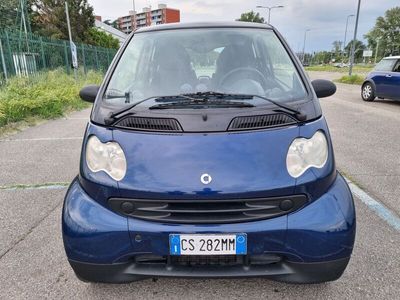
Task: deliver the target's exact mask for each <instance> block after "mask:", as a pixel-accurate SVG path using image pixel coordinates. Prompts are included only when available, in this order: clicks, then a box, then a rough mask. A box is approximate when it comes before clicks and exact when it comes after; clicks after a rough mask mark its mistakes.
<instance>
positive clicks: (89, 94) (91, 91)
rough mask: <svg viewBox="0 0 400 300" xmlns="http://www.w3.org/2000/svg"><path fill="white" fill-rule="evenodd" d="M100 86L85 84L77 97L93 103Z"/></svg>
mask: <svg viewBox="0 0 400 300" xmlns="http://www.w3.org/2000/svg"><path fill="white" fill-rule="evenodd" d="M99 90H100V87H99V86H98V85H88V86H85V87H84V88H83V89H81V91H80V92H79V97H81V99H82V100H83V101H86V102H90V103H94V101H95V100H96V97H97V94H98V93H99Z"/></svg>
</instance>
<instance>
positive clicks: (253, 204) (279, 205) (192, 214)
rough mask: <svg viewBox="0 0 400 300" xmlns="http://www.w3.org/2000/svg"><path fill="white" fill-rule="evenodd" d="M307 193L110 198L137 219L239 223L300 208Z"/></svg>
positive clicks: (115, 206)
mask: <svg viewBox="0 0 400 300" xmlns="http://www.w3.org/2000/svg"><path fill="white" fill-rule="evenodd" d="M306 202H307V197H306V196H305V195H295V196H288V197H272V198H252V199H224V200H222V199H219V200H216V199H214V200H209V199H205V200H201V199H195V200H193V199H192V200H177V199H172V200H154V199H110V200H109V201H108V203H109V205H110V207H111V209H112V210H114V211H116V212H118V213H120V214H123V215H126V216H129V217H133V218H137V219H142V220H148V221H155V222H164V223H165V222H168V223H181V224H217V223H239V222H249V221H256V220H264V219H270V218H275V217H279V216H282V215H285V214H288V213H291V212H293V211H295V210H297V209H299V208H301V207H302V206H303V205H304V204H305V203H306Z"/></svg>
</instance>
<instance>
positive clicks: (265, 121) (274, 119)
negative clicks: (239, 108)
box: [228, 113, 296, 131]
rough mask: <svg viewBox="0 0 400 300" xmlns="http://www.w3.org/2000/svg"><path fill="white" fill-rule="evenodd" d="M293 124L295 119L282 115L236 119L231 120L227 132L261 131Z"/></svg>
mask: <svg viewBox="0 0 400 300" xmlns="http://www.w3.org/2000/svg"><path fill="white" fill-rule="evenodd" d="M295 123H296V119H294V118H293V117H291V116H289V115H287V114H284V113H278V114H271V115H259V116H248V117H237V118H234V119H233V120H232V122H231V124H230V125H229V128H228V131H235V130H248V129H263V128H271V127H277V126H283V125H290V124H295Z"/></svg>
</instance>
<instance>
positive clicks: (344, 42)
mask: <svg viewBox="0 0 400 300" xmlns="http://www.w3.org/2000/svg"><path fill="white" fill-rule="evenodd" d="M351 17H354V15H348V16H347V20H346V30H345V31H344V41H343V53H344V50H345V48H346V41H347V28H348V26H349V19H350V18H351Z"/></svg>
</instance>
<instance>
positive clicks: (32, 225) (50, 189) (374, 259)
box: [0, 73, 400, 299]
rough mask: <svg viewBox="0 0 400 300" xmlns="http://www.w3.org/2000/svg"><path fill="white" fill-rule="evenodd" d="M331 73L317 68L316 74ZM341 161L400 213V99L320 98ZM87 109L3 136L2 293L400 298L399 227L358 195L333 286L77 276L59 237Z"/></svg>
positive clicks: (352, 93)
mask: <svg viewBox="0 0 400 300" xmlns="http://www.w3.org/2000/svg"><path fill="white" fill-rule="evenodd" d="M329 76H335V75H332V74H327V73H311V77H312V78H327V77H329ZM321 103H322V107H323V110H324V114H325V116H326V118H327V120H328V123H329V126H330V130H331V134H332V137H333V143H334V146H335V154H336V161H337V167H338V168H339V169H340V170H341V171H342V172H343V173H345V175H346V176H347V177H348V178H350V179H351V180H353V181H354V182H355V183H356V184H357V185H358V186H360V187H361V188H362V189H363V190H364V191H366V192H367V193H368V194H369V195H370V196H372V197H373V198H375V199H376V200H377V201H379V202H380V203H382V204H383V205H384V206H386V207H387V208H388V209H389V210H391V211H392V213H393V214H394V215H395V216H396V217H399V215H400V204H399V201H398V197H397V194H399V192H400V185H399V182H400V158H399V153H400V130H399V128H400V102H393V101H387V100H383V101H376V102H373V103H365V102H363V101H362V100H361V99H360V96H359V87H357V86H349V85H338V92H337V94H336V95H335V96H333V97H330V98H327V99H323V100H321ZM89 112H90V111H89V110H85V111H81V112H77V113H73V114H71V115H69V116H68V117H66V118H63V119H59V120H53V121H49V122H46V123H43V124H41V125H39V126H35V127H31V128H28V129H26V130H24V131H22V132H20V133H18V134H15V135H12V136H9V137H7V138H0V170H1V171H0V186H1V187H0V287H1V288H0V299H39V298H40V299H41V298H50V299H55V298H57V299H62V298H68V299H72V298H73V299H100V298H101V299H103V298H107V299H115V298H118V299H398V297H399V295H398V293H399V290H400V279H399V278H400V258H399V257H400V232H399V231H398V230H396V229H395V228H393V227H392V226H390V224H389V223H388V222H386V221H385V220H384V219H382V218H381V217H379V216H378V215H377V214H376V213H375V212H374V211H373V210H371V209H370V207H369V206H367V205H365V204H364V203H363V202H362V201H360V199H358V198H356V199H355V203H356V209H357V218H358V219H357V240H356V245H355V249H354V253H353V257H352V259H351V261H350V264H349V266H348V268H347V270H346V271H345V273H344V275H343V276H342V277H341V278H340V279H339V280H338V281H335V282H331V283H326V284H316V285H290V284H284V283H278V282H274V281H270V280H267V279H259V278H258V279H257V278H256V279H235V280H225V279H220V280H200V279H195V280H186V279H159V280H157V281H152V280H146V281H140V282H135V283H131V284H124V285H107V284H87V283H83V282H80V281H79V280H78V279H77V278H76V277H75V275H74V274H73V271H72V270H71V268H70V267H69V265H68V262H67V260H66V257H65V253H64V249H63V245H62V238H61V223H60V222H61V221H60V219H61V208H62V201H63V197H64V194H65V192H66V184H67V183H69V182H70V181H71V180H72V179H73V177H74V176H75V175H76V174H77V173H78V166H79V155H80V147H81V142H82V135H83V132H84V129H85V126H86V123H87V121H88V116H89Z"/></svg>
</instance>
